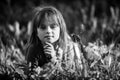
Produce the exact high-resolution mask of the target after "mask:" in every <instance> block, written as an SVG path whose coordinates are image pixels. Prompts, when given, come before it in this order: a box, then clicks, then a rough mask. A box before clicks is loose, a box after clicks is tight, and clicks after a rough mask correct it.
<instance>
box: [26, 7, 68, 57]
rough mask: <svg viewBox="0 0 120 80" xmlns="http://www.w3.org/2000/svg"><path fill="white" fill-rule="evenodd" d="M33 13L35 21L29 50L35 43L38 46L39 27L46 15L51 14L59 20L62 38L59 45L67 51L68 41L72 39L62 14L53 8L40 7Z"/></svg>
mask: <svg viewBox="0 0 120 80" xmlns="http://www.w3.org/2000/svg"><path fill="white" fill-rule="evenodd" d="M33 13H34V15H33V19H32V30H33V31H32V34H31V37H30V39H29V41H28V43H27V45H28V46H27V48H29V46H30V45H31V44H33V43H36V44H37V43H38V42H37V40H36V39H37V27H39V26H40V24H41V20H42V19H43V18H44V16H45V14H50V16H51V15H55V16H56V18H57V21H58V25H59V27H60V37H59V40H58V45H59V47H60V48H62V49H63V51H65V50H66V48H67V43H68V39H69V38H70V37H69V35H68V33H67V29H66V23H65V20H64V18H63V16H62V14H61V12H60V11H59V10H57V9H56V8H55V7H53V6H39V7H36V8H34V10H33ZM27 55H29V54H27Z"/></svg>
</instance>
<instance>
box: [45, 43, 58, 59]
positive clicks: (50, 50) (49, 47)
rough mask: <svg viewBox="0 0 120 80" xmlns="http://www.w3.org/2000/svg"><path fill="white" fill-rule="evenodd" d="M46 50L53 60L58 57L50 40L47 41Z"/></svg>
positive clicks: (48, 56) (46, 53)
mask: <svg viewBox="0 0 120 80" xmlns="http://www.w3.org/2000/svg"><path fill="white" fill-rule="evenodd" d="M44 52H45V55H46V57H47V58H48V59H52V60H55V59H56V51H55V49H54V46H53V45H52V44H51V43H49V42H46V43H45V46H44Z"/></svg>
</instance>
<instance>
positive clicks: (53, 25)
mask: <svg viewBox="0 0 120 80" xmlns="http://www.w3.org/2000/svg"><path fill="white" fill-rule="evenodd" d="M37 33H38V37H39V39H40V40H41V41H42V43H45V42H50V43H55V42H56V41H57V40H58V39H59V36H60V27H59V24H58V21H57V18H56V16H55V15H50V16H47V15H45V17H44V18H43V19H42V21H41V23H40V26H39V27H38V28H37Z"/></svg>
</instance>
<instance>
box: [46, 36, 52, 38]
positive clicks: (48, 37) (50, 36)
mask: <svg viewBox="0 0 120 80" xmlns="http://www.w3.org/2000/svg"><path fill="white" fill-rule="evenodd" d="M52 37H53V36H45V38H52Z"/></svg>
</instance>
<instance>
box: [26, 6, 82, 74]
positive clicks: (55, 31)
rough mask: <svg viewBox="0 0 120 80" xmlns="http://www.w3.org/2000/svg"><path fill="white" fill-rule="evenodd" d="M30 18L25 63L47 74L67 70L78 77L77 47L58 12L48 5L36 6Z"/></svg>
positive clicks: (80, 62) (79, 56)
mask: <svg viewBox="0 0 120 80" xmlns="http://www.w3.org/2000/svg"><path fill="white" fill-rule="evenodd" d="M32 21H33V22H32V23H33V25H32V27H33V31H32V34H31V37H30V40H29V41H28V47H27V56H26V59H27V62H28V63H31V65H34V66H35V65H36V66H40V68H43V69H46V71H47V72H50V73H51V72H53V71H54V72H55V71H59V72H61V73H64V72H66V73H68V72H70V73H72V74H73V73H77V74H79V75H80V76H82V70H83V65H82V64H83V56H82V53H81V51H80V50H79V49H80V48H79V47H80V46H79V45H78V44H77V43H75V42H73V41H72V39H71V37H70V36H69V35H68V33H67V30H66V24H65V21H64V19H63V16H62V14H61V13H60V11H58V10H57V9H56V8H54V7H52V6H44V7H37V8H35V15H34V18H33V20H32ZM48 67H49V68H48ZM66 73H65V74H66ZM46 76H48V75H46Z"/></svg>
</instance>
